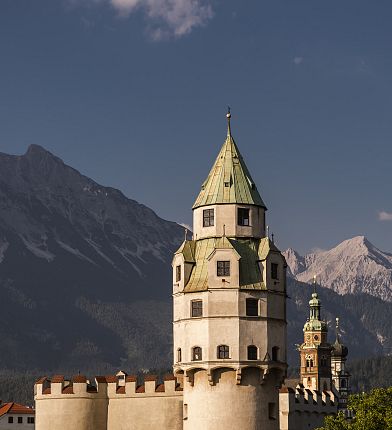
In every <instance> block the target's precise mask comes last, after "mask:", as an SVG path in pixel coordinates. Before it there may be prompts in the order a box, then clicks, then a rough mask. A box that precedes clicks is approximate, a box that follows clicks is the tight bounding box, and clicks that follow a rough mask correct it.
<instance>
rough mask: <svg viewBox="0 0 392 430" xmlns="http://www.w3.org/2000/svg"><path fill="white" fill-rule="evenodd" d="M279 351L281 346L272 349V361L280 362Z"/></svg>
mask: <svg viewBox="0 0 392 430" xmlns="http://www.w3.org/2000/svg"><path fill="white" fill-rule="evenodd" d="M279 351H280V348H279V346H273V347H272V351H271V353H272V355H271V356H272V361H279Z"/></svg>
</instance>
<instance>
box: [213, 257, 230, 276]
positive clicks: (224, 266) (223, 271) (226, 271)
mask: <svg viewBox="0 0 392 430" xmlns="http://www.w3.org/2000/svg"><path fill="white" fill-rule="evenodd" d="M216 274H217V276H230V261H218V262H217V266H216Z"/></svg>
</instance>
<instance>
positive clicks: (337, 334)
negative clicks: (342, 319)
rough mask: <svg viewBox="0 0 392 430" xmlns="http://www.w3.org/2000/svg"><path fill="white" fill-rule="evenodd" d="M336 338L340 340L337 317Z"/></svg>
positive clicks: (337, 319)
mask: <svg viewBox="0 0 392 430" xmlns="http://www.w3.org/2000/svg"><path fill="white" fill-rule="evenodd" d="M335 327H336V340H337V341H339V318H338V317H336V326H335Z"/></svg>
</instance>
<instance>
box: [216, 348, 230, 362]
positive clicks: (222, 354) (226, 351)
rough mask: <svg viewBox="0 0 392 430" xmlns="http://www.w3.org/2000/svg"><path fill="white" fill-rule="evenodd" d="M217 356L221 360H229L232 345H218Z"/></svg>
mask: <svg viewBox="0 0 392 430" xmlns="http://www.w3.org/2000/svg"><path fill="white" fill-rule="evenodd" d="M216 358H218V359H219V360H225V359H226V360H227V359H228V358H230V347H229V345H218V346H217V348H216Z"/></svg>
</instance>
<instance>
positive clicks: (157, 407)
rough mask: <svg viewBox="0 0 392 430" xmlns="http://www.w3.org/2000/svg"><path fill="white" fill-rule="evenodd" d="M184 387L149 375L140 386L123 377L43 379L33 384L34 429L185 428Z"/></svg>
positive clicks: (131, 377) (138, 429)
mask: <svg viewBox="0 0 392 430" xmlns="http://www.w3.org/2000/svg"><path fill="white" fill-rule="evenodd" d="M182 403H183V402H182V388H181V387H180V384H179V383H178V382H177V380H176V379H175V378H174V376H173V375H168V376H166V377H165V380H164V382H163V383H162V384H158V382H157V377H155V376H151V375H148V376H146V377H145V379H144V383H143V384H142V385H138V384H137V378H136V377H135V376H128V375H126V374H124V373H120V374H118V375H115V376H97V377H96V378H95V380H94V382H93V383H91V382H90V381H88V380H87V378H86V377H85V376H81V375H78V376H75V377H73V378H72V379H70V380H66V379H65V378H64V377H63V376H61V375H56V376H54V377H52V378H51V379H49V378H47V377H44V378H41V379H40V380H38V381H37V382H36V384H35V405H36V417H37V419H36V430H64V428H69V429H75V430H144V429H146V428H148V429H151V430H155V429H156V430H158V429H159V430H160V429H173V430H180V429H182V418H183V417H182V409H183V406H182Z"/></svg>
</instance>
